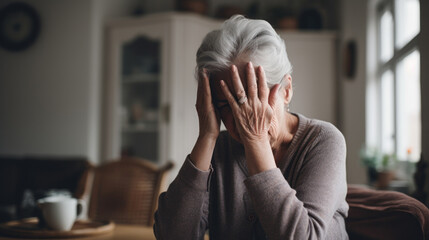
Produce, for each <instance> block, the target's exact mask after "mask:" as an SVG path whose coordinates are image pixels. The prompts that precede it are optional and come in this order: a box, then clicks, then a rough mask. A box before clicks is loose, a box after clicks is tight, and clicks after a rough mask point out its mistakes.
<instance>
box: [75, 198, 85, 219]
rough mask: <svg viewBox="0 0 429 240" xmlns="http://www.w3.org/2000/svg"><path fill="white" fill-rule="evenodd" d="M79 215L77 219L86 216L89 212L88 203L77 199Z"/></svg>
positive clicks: (77, 214)
mask: <svg viewBox="0 0 429 240" xmlns="http://www.w3.org/2000/svg"><path fill="white" fill-rule="evenodd" d="M76 210H77V213H76V218H77V219H81V218H83V217H84V216H85V213H86V212H87V205H86V202H85V201H84V200H82V199H77V208H76Z"/></svg>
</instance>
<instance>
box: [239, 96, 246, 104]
mask: <svg viewBox="0 0 429 240" xmlns="http://www.w3.org/2000/svg"><path fill="white" fill-rule="evenodd" d="M246 101H247V97H246V96H243V97H241V98H240V99H238V103H239V104H240V105H242V104H243V103H245V102H246Z"/></svg>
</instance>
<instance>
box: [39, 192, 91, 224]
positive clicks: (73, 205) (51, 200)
mask: <svg viewBox="0 0 429 240" xmlns="http://www.w3.org/2000/svg"><path fill="white" fill-rule="evenodd" d="M37 203H38V206H39V208H40V210H41V213H42V217H43V219H44V221H45V222H46V225H47V227H49V228H51V229H53V230H57V231H69V230H71V228H72V227H73V224H74V222H75V221H76V218H77V217H78V215H80V214H81V213H82V212H84V211H83V208H84V207H86V204H85V202H84V201H83V200H80V199H76V198H70V197H64V196H53V197H47V198H42V199H40V200H38V201H37ZM78 211H79V212H78Z"/></svg>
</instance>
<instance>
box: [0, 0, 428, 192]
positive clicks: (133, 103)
mask: <svg viewBox="0 0 429 240" xmlns="http://www.w3.org/2000/svg"><path fill="white" fill-rule="evenodd" d="M427 10H429V2H428V1H421V2H420V1H419V0H374V1H372V0H371V1H370V0H359V1H356V0H304V1H298V0H283V1H279V0H266V1H263V0H259V1H255V0H240V1H238V0H228V1H227V0H222V1H215V0H158V1H148V0H121V1H119V0H37V1H35V0H34V1H31V0H27V1H22V0H21V1H13V0H1V1H0V12H1V13H0V31H1V33H0V38H1V39H0V156H1V159H2V161H3V163H4V162H7V163H8V164H9V165H8V166H9V167H10V166H11V165H13V164H12V163H13V161H20V160H22V159H26V161H31V159H39V160H40V158H44V157H46V158H48V159H50V160H52V159H59V160H61V159H64V158H80V159H85V160H86V161H88V162H89V163H90V164H91V165H93V166H98V165H102V164H105V163H108V162H109V161H112V160H118V159H120V158H121V157H126V156H135V157H139V158H143V159H146V160H148V161H150V162H152V163H154V164H155V165H157V166H165V165H166V164H167V163H169V162H172V163H173V164H174V168H173V170H172V171H171V172H170V177H169V179H168V180H167V183H169V182H170V181H171V180H172V179H173V178H174V176H175V175H176V174H177V171H178V169H179V168H180V166H181V164H182V163H183V161H184V160H185V158H186V155H187V154H188V153H189V152H190V151H191V149H192V146H193V144H194V141H195V140H196V136H197V135H198V119H197V115H196V112H195V110H194V104H195V96H196V80H195V78H194V69H195V54H196V50H197V48H198V46H199V44H200V43H201V41H202V39H203V37H204V36H205V34H207V33H208V32H210V31H212V30H214V29H216V28H219V26H220V24H221V23H222V21H224V20H225V19H226V18H228V17H230V16H231V15H233V14H243V15H245V16H248V17H251V18H262V19H266V20H267V21H269V22H270V23H271V24H272V25H273V26H274V27H275V28H276V30H277V31H278V33H279V35H280V36H281V37H282V38H283V39H284V40H285V43H286V46H287V52H288V54H289V58H290V61H291V62H292V65H293V66H294V72H293V75H292V76H293V84H294V98H293V101H292V104H291V111H293V112H297V113H302V114H304V115H306V116H308V117H312V118H318V119H322V120H325V121H329V122H332V123H333V124H334V125H336V126H337V127H338V128H339V129H340V130H341V131H342V133H343V134H344V136H345V138H346V142H347V148H348V153H347V177H348V182H349V183H353V184H365V185H371V184H379V182H377V177H378V176H381V174H380V173H382V172H392V171H393V172H395V175H394V176H392V175H389V176H390V179H394V180H395V181H393V182H390V183H388V184H387V185H383V187H384V188H392V189H399V190H403V191H405V192H408V193H410V192H412V191H415V190H416V189H418V188H419V189H424V188H426V192H427V191H428V186H427V184H426V186H424V184H423V185H418V186H416V185H415V183H414V174H415V172H416V171H417V170H418V169H420V172H419V174H420V175H419V176H424V175H425V174H424V173H426V176H428V175H429V170H428V168H424V167H422V166H423V165H422V164H420V168H419V167H417V162H418V161H420V160H421V158H422V157H421V156H423V157H424V158H425V160H426V162H427V161H428V159H429V125H428V123H429V94H425V93H429V83H428V82H429V36H428V35H429V26H428V25H429V19H428V16H427V14H426V15H425V14H422V13H424V12H427ZM29 159H30V160H29ZM0 163H1V162H0ZM421 163H423V162H421ZM34 168H37V167H34ZM6 169H7V168H5V167H4V168H3V171H4V172H5V171H9V170H6ZM0 171H1V170H0ZM28 171H31V169H30V170H28ZM52 171H55V170H52ZM4 172H3V173H4ZM0 175H1V174H0ZM3 176H4V175H3ZM388 178H389V177H388ZM423 179H424V178H423ZM2 181H3V183H4V184H3V185H8V186H9V188H12V187H11V186H10V184H13V183H10V184H9V183H8V184H6V182H9V181H10V179H8V178H6V177H4V178H2ZM375 182H376V183H375ZM426 182H427V180H426Z"/></svg>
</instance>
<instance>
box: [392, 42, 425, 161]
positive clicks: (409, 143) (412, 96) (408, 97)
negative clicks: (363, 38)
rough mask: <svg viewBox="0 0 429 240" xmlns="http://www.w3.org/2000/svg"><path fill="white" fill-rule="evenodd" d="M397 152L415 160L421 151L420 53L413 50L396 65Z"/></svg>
mask: <svg viewBox="0 0 429 240" xmlns="http://www.w3.org/2000/svg"><path fill="white" fill-rule="evenodd" d="M397 96H398V98H397V100H398V101H397V103H398V104H397V120H398V122H397V124H398V125H397V129H398V133H397V143H398V145H397V147H398V148H397V154H398V157H399V159H404V160H405V159H407V151H408V150H410V151H411V160H412V161H417V160H418V159H419V157H420V152H421V142H420V141H421V117H420V112H421V109H420V53H419V51H417V50H416V51H413V52H412V53H411V54H409V55H408V56H406V57H405V58H404V59H403V60H401V61H400V62H399V63H398V66H397Z"/></svg>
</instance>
